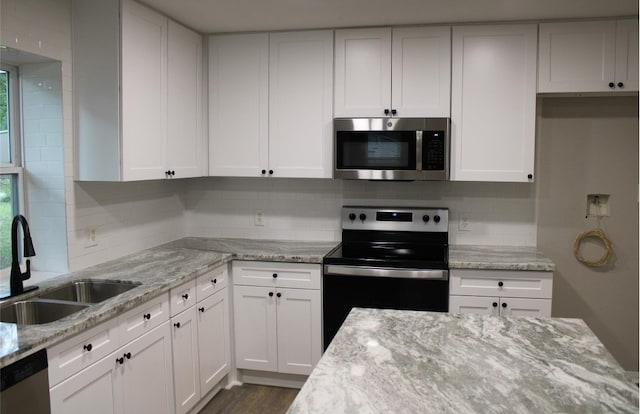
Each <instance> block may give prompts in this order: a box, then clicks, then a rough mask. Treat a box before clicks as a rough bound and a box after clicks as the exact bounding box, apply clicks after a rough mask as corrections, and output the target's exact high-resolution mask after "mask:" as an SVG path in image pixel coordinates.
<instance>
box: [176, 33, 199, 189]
mask: <svg viewBox="0 0 640 414" xmlns="http://www.w3.org/2000/svg"><path fill="white" fill-rule="evenodd" d="M167 56H168V60H167V66H168V67H167V76H168V84H167V94H168V97H167V104H168V110H167V169H168V170H171V171H172V172H175V174H172V175H171V176H172V177H173V178H185V177H199V176H203V175H205V168H206V155H207V153H206V150H205V148H206V147H205V141H204V134H203V131H202V104H203V103H202V96H203V92H204V91H203V89H202V36H200V35H199V34H198V33H196V32H194V31H192V30H189V29H187V28H186V27H184V26H181V25H179V24H177V23H175V22H173V21H171V20H170V21H169V41H168V53H167Z"/></svg>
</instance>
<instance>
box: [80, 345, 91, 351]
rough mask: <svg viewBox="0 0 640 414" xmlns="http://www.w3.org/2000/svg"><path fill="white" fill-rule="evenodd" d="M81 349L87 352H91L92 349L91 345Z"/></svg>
mask: <svg viewBox="0 0 640 414" xmlns="http://www.w3.org/2000/svg"><path fill="white" fill-rule="evenodd" d="M82 348H83V349H84V350H85V351H87V352H91V350H92V349H93V345H91V344H87V345H85V346H83V347H82Z"/></svg>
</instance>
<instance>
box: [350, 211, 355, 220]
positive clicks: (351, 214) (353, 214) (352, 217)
mask: <svg viewBox="0 0 640 414" xmlns="http://www.w3.org/2000/svg"><path fill="white" fill-rule="evenodd" d="M355 219H356V215H355V213H349V220H352V221H353V220H355Z"/></svg>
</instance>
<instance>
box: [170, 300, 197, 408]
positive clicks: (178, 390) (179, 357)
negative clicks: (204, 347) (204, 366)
mask: <svg viewBox="0 0 640 414" xmlns="http://www.w3.org/2000/svg"><path fill="white" fill-rule="evenodd" d="M171 341H172V345H173V379H174V382H175V397H176V413H180V414H182V413H186V412H188V411H189V410H190V409H191V408H193V407H194V406H195V405H196V403H197V402H198V401H199V400H200V396H201V394H200V384H199V377H200V374H199V370H198V330H197V322H196V308H195V306H192V307H191V308H189V309H188V310H185V311H184V312H181V313H180V314H178V315H177V316H174V317H173V318H171Z"/></svg>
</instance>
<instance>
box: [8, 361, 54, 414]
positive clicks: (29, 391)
mask: <svg viewBox="0 0 640 414" xmlns="http://www.w3.org/2000/svg"><path fill="white" fill-rule="evenodd" d="M48 366H49V365H48V362H47V351H46V349H42V350H40V351H38V352H36V353H35V354H31V355H29V356H27V357H24V358H22V359H21V360H19V361H16V362H14V363H13V364H11V365H8V366H6V367H4V368H2V369H0V377H2V383H1V386H0V413H2V414H18V413H29V414H45V413H46V414H50V413H51V406H50V404H49V374H48V372H47V367H48Z"/></svg>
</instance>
